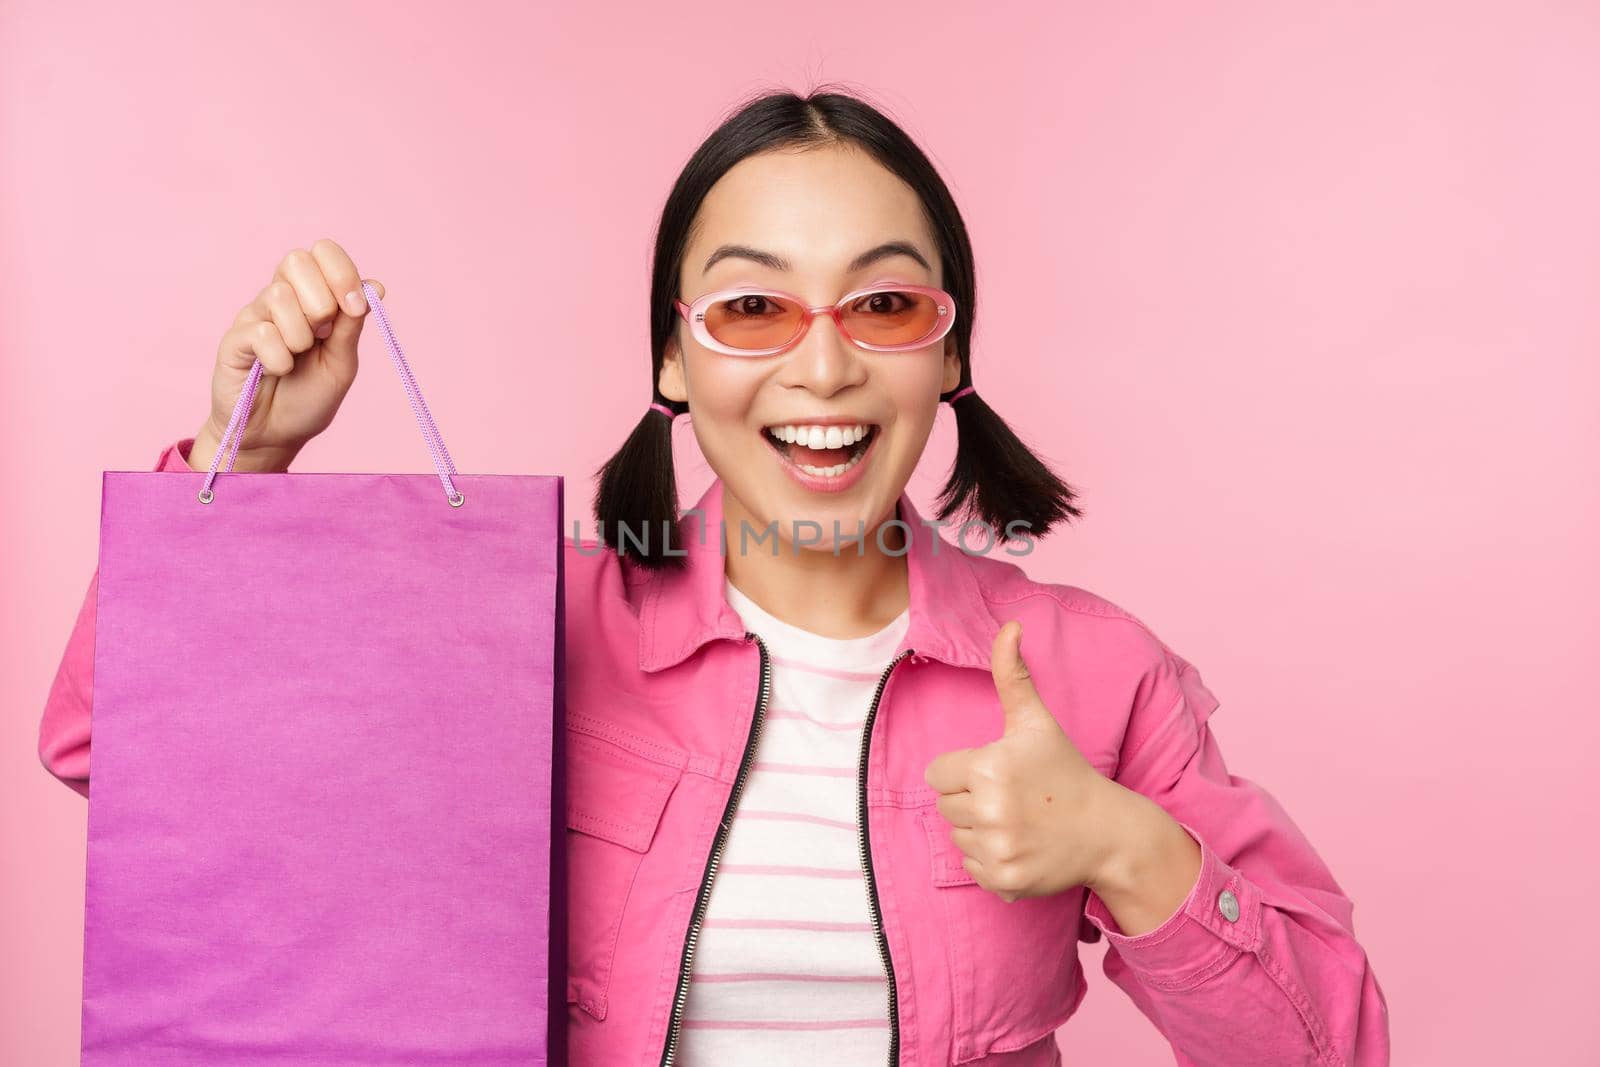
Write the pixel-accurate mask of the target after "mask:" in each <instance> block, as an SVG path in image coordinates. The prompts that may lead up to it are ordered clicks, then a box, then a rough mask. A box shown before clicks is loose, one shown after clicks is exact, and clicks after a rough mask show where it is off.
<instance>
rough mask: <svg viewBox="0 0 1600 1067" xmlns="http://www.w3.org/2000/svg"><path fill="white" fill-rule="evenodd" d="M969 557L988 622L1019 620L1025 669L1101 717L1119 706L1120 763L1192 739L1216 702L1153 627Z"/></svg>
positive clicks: (1108, 603) (1089, 597)
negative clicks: (1157, 745)
mask: <svg viewBox="0 0 1600 1067" xmlns="http://www.w3.org/2000/svg"><path fill="white" fill-rule="evenodd" d="M968 558H969V560H970V563H971V566H972V568H973V572H974V574H975V575H976V576H977V579H978V587H979V589H980V590H981V592H982V595H983V598H984V601H985V605H986V607H987V608H988V610H989V612H990V613H991V614H992V615H993V616H994V619H995V621H996V622H997V623H1000V624H1004V623H1005V622H1007V621H1009V620H1011V619H1017V620H1019V621H1020V622H1021V623H1022V630H1023V637H1022V654H1023V657H1024V659H1027V660H1028V661H1029V669H1030V671H1032V672H1033V673H1035V674H1036V675H1047V676H1053V677H1054V678H1055V679H1056V680H1057V681H1058V684H1060V685H1062V686H1063V687H1064V688H1065V690H1066V691H1067V692H1069V693H1071V694H1073V696H1074V697H1075V698H1077V699H1082V700H1086V701H1089V702H1090V703H1092V704H1094V705H1096V706H1098V707H1100V708H1102V709H1103V710H1104V711H1105V712H1106V713H1107V714H1111V713H1112V709H1118V710H1117V712H1116V717H1117V718H1120V719H1122V724H1121V725H1122V729H1121V734H1122V736H1121V737H1120V738H1119V744H1118V746H1117V747H1118V748H1120V750H1121V759H1120V760H1119V763H1121V764H1122V765H1123V766H1124V767H1126V766H1127V763H1128V761H1129V760H1130V759H1131V758H1132V757H1134V756H1136V755H1138V754H1139V753H1140V750H1142V749H1144V748H1145V747H1146V745H1148V744H1150V743H1151V742H1152V741H1154V740H1157V739H1158V738H1165V739H1167V740H1170V741H1173V742H1174V743H1176V744H1178V745H1180V746H1181V745H1183V744H1185V743H1193V741H1194V739H1195V738H1196V737H1197V736H1198V731H1199V729H1200V727H1201V726H1202V725H1203V724H1204V723H1205V721H1206V719H1207V718H1208V717H1209V716H1210V714H1211V713H1212V712H1213V711H1215V710H1216V708H1217V707H1218V701H1217V698H1216V697H1215V696H1214V695H1213V694H1212V693H1211V691H1210V690H1209V689H1207V687H1206V685H1205V683H1204V682H1203V681H1202V680H1201V677H1200V672H1199V671H1198V670H1197V669H1196V668H1195V666H1194V665H1193V664H1192V663H1190V662H1189V661H1188V660H1187V659H1185V658H1184V657H1183V656H1182V655H1181V654H1180V653H1179V652H1178V651H1177V650H1176V649H1174V648H1173V647H1172V646H1171V645H1170V644H1168V643H1167V641H1166V640H1165V639H1163V637H1162V636H1161V635H1160V633H1158V632H1157V629H1156V627H1154V626H1152V625H1151V624H1150V623H1148V622H1147V621H1146V620H1145V619H1144V618H1142V617H1140V616H1139V615H1137V614H1135V613H1134V612H1133V611H1132V610H1130V609H1129V608H1128V607H1126V606H1124V605H1123V604H1120V603H1118V602H1116V601H1114V600H1112V599H1110V598H1109V597H1106V596H1103V595H1101V594H1099V593H1096V592H1093V591H1091V590H1089V589H1085V588H1083V587H1082V586H1077V585H1072V584H1069V583H1066V582H1051V581H1042V580H1040V579H1036V578H1033V577H1031V576H1030V575H1029V574H1028V573H1027V572H1026V571H1024V570H1023V568H1022V567H1021V566H1019V565H1018V564H1017V563H1015V562H1013V561H1011V560H1008V559H1006V558H1004V557H996V556H977V555H974V556H969V557H968ZM1030 657H1032V658H1030ZM1036 661H1038V662H1037V665H1036ZM1152 751H1154V749H1152Z"/></svg>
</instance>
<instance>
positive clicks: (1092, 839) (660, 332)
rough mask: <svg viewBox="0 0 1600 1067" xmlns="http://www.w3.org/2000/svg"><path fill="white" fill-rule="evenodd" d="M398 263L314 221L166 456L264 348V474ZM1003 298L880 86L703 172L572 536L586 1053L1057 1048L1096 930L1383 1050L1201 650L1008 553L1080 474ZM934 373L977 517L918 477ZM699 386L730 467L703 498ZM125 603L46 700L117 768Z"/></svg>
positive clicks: (1278, 1021)
mask: <svg viewBox="0 0 1600 1067" xmlns="http://www.w3.org/2000/svg"><path fill="white" fill-rule="evenodd" d="M369 284H370V285H371V289H370V290H369V289H368V288H367V286H368V285H369ZM369 291H370V292H371V293H372V294H373V296H374V297H375V298H379V299H381V298H382V296H383V290H382V287H381V286H378V285H376V284H375V283H363V282H362V280H361V278H360V275H359V274H358V273H357V271H356V268H355V266H354V264H353V263H352V261H351V259H350V257H349V256H348V255H347V254H346V253H345V251H344V250H343V249H342V248H340V247H339V246H338V245H336V244H334V243H333V242H331V241H319V242H317V243H316V244H315V245H313V246H312V247H311V248H310V249H309V250H296V251H294V252H291V253H289V254H288V255H287V256H286V257H284V259H283V261H282V262H281V263H280V264H279V266H278V268H277V271H276V273H275V275H274V278H273V280H272V282H271V283H270V284H268V285H267V286H266V287H265V288H264V289H263V290H262V291H261V292H260V293H259V294H258V295H257V296H256V297H255V298H254V299H253V300H251V301H250V303H249V304H247V305H246V306H245V307H244V309H243V310H242V311H241V312H240V314H239V316H238V318H237V320H236V321H235V323H234V325H233V327H232V328H231V329H230V330H229V331H228V333H227V334H226V335H225V336H224V338H223V341H222V344H221V347H220V350H219V354H218V358H217V363H216V366H215V369H214V372H213V378H212V390H211V392H212V410H211V413H210V416H209V417H208V418H207V420H206V421H205V423H204V424H203V425H202V427H201V428H200V430H199V431H198V432H197V433H196V434H195V435H194V437H193V438H185V439H182V440H179V441H177V442H176V443H175V444H173V445H171V446H170V447H168V448H167V449H166V450H165V451H164V452H163V454H162V456H161V458H160V460H159V461H158V463H157V469H159V470H171V471H177V472H191V471H193V470H202V471H203V470H206V469H207V468H208V466H209V464H210V461H211V459H212V457H213V456H214V455H215V454H216V450H217V447H218V443H219V439H220V436H221V435H220V433H219V428H221V427H223V426H225V425H226V424H227V421H228V417H229V415H230V413H231V411H232V408H233V405H234V402H235V400H236V398H237V397H238V395H239V391H240V388H241V387H242V385H243V383H244V381H245V379H246V377H247V375H248V373H249V371H250V369H251V367H252V365H253V363H254V362H255V361H256V360H258V359H259V360H260V361H261V363H262V364H263V365H264V368H265V376H264V377H263V378H262V380H261V383H260V388H259V396H258V399H257V401H256V403H255V406H254V411H253V414H252V416H251V419H250V422H249V425H248V427H247V428H246V430H245V431H244V436H243V438H242V445H241V448H240V451H239V453H238V457H237V459H236V462H235V467H234V469H235V470H275V471H282V470H287V469H288V467H289V465H290V463H291V461H292V460H293V458H294V457H295V455H296V453H297V452H298V451H299V449H300V447H301V446H303V445H304V444H305V443H306V441H308V440H309V439H310V438H311V437H313V436H314V435H315V434H317V433H319V432H321V431H322V430H323V429H325V428H326V427H327V426H328V424H329V422H330V421H331V419H332V418H333V415H334V413H335V412H336V411H337V409H338V407H339V404H340V401H341V400H342V398H343V396H344V394H345V392H346V390H348V388H349V386H350V383H351V380H352V378H353V377H354V375H355V370H356V342H357V337H358V335H359V333H360V330H361V326H362V322H363V320H364V317H365V314H366V311H367V310H368V308H369V306H370V304H369V301H368V300H367V299H366V298H365V296H364V293H366V292H369ZM975 310H976V307H975V292H974V268H973V260H972V251H971V247H970V245H969V243H968V239H967V232H966V228H965V226H964V224H963V222H962V219H961V216H960V214H959V212H958V211H957V209H956V206H955V204H954V202H953V200H952V199H951V196H950V193H949V191H948V189H947V188H946V187H945V184H944V182H943V181H942V180H941V179H940V177H939V175H938V174H937V173H936V171H935V170H934V168H933V166H932V165H931V164H930V163H929V161H928V159H927V158H926V156H925V155H924V154H923V153H922V152H921V151H920V150H919V149H918V148H917V147H916V146H915V145H914V144H913V143H912V142H911V141H910V140H909V139H908V138H907V136H906V135H905V133H904V132H903V131H902V130H901V129H900V128H898V127H897V126H896V125H895V124H894V123H893V122H891V121H890V120H889V119H888V118H886V117H885V116H883V115H882V114H880V113H879V112H878V111H876V110H874V109H873V108H872V107H870V106H869V105H867V104H866V103H864V102H862V101H860V100H857V99H854V98H852V97H850V96H847V95H841V94H835V93H818V94H814V95H812V96H809V97H806V98H801V97H798V96H794V95H790V94H775V95H771V96H766V97H763V98H761V99H757V100H755V101H754V102H752V103H750V104H749V105H748V106H746V107H745V108H743V110H741V111H739V112H738V113H737V114H736V115H734V116H733V117H732V118H730V119H729V120H728V121H727V122H726V123H724V124H723V125H722V126H721V127H720V128H719V129H718V130H717V131H716V132H715V133H713V134H712V135H711V136H710V137H709V138H708V139H707V141H706V142H705V143H704V144H703V145H702V146H701V147H700V149H699V150H698V151H697V152H696V153H695V155H694V157H693V158H692V159H691V160H690V161H689V163H688V165H687V166H686V167H685V169H684V171H683V173H682V174H681V175H680V177H679V179H678V181H677V183H676V185H675V186H674V188H673V190H672V192H671V195H670V197H669V198H668V201H667V204H666V207H665V210H664V212H663V214H662V218H661V224H660V228H659V232H658V234H657V243H656V254H655V263H654V277H653V281H652V286H651V309H650V323H651V347H652V362H651V390H652V397H651V402H650V403H649V405H648V406H647V407H646V408H645V411H644V414H643V417H642V418H641V420H640V422H639V424H638V426H637V428H636V429H635V430H634V431H633V433H632V435H631V436H630V438H629V439H628V441H627V443H626V444H625V445H624V446H623V448H622V449H621V450H620V451H619V452H618V453H617V454H616V456H615V457H613V458H612V459H611V460H610V461H609V462H608V463H607V464H606V466H605V467H604V469H603V470H602V472H601V474H600V479H599V480H600V485H599V491H598V494H597V497H596V517H597V519H598V529H599V532H600V535H601V540H600V541H598V542H596V541H581V542H573V541H569V542H568V544H567V550H566V567H567V589H568V591H567V595H566V610H567V616H566V626H567V642H566V647H567V650H568V652H567V655H568V660H567V687H568V692H567V716H568V728H567V732H566V766H567V771H568V773H567V780H568V791H567V792H568V795H567V812H568V814H567V822H568V827H569V832H568V835H567V846H568V857H569V860H568V863H569V896H570V900H569V909H570V922H569V947H568V953H569V961H568V962H569V967H568V983H567V999H568V1001H569V1007H568V1018H569V1041H570V1058H571V1060H572V1062H575V1063H584V1064H590V1063H593V1064H607V1065H609V1064H645V1063H661V1064H668V1063H682V1064H705V1063H762V1064H780V1063H804V1064H815V1063H830V1064H847V1063H848V1064H882V1063H890V1064H896V1063H898V1064H905V1065H911V1064H917V1065H927V1064H945V1063H971V1062H982V1063H984V1064H1008V1065H1044V1064H1055V1063H1059V1062H1060V1057H1059V1054H1058V1052H1057V1048H1056V1043H1055V1038H1054V1032H1055V1030H1056V1029H1057V1028H1058V1027H1060V1026H1061V1025H1062V1024H1063V1023H1064V1022H1066V1020H1067V1019H1068V1018H1069V1017H1070V1016H1071V1015H1072V1014H1073V1012H1074V1011H1075V1010H1076V1008H1077V1007H1078V1005H1079V1003H1080V1002H1081V1001H1082V999H1083V996H1084V993H1085V989H1086V982H1085V977H1084V974H1083V970H1082V968H1081V966H1080V964H1079V960H1078V955H1077V942H1078V941H1079V940H1085V941H1093V940H1097V939H1098V938H1099V937H1101V936H1104V937H1105V938H1106V939H1107V940H1108V941H1109V943H1110V947H1109V951H1107V953H1106V955H1105V963H1104V967H1105V972H1106V974H1107V975H1108V976H1109V977H1110V979H1111V980H1112V981H1113V982H1115V983H1116V984H1117V985H1118V986H1120V987H1121V988H1122V989H1123V990H1125V991H1126V993H1127V994H1128V995H1129V996H1130V997H1131V998H1132V999H1133V1001H1134V1002H1135V1003H1136V1004H1137V1005H1138V1007H1139V1008H1140V1009H1141V1010H1142V1011H1143V1012H1144V1013H1145V1014H1146V1015H1147V1016H1148V1017H1149V1018H1150V1019H1151V1020H1152V1021H1153V1022H1154V1023H1155V1025H1156V1026H1157V1027H1159V1028H1160V1030H1161V1032H1162V1033H1163V1034H1164V1035H1165V1036H1166V1037H1167V1039H1168V1040H1169V1041H1170V1042H1171V1044H1172V1047H1173V1049H1174V1051H1175V1052H1176V1053H1177V1055H1178V1057H1179V1059H1180V1060H1182V1061H1184V1062H1193V1063H1206V1064H1227V1065H1231V1067H1237V1065H1242V1064H1273V1065H1284V1064H1291V1063H1294V1064H1299V1063H1317V1064H1327V1065H1333V1064H1352V1063H1359V1064H1377V1063H1383V1062H1386V1061H1387V1050H1388V1025H1387V1008H1386V1005H1385V1003H1384V997H1383V993H1382V991H1381V989H1380V988H1379V986H1378V982H1377V979H1376V977H1375V976H1374V974H1373V971H1372V968H1371V967H1370V965H1369V963H1368V961H1367V957H1366V954H1365V952H1364V951H1363V949H1362V947H1361V945H1360V944H1359V943H1358V942H1357V940H1356V938H1355V936H1354V932H1353V926H1352V904H1351V902H1350V901H1349V899H1347V898H1346V896H1345V895H1344V893H1343V892H1342V891H1341V890H1340V888H1339V886H1338V884H1337V883H1336V882H1335V880H1334V878H1333V876H1332V875H1331V874H1330V872H1329V870H1328V869H1327V867H1326V866H1325V865H1324V864H1323V863H1322V862H1321V860H1320V859H1319V858H1318V856H1317V853H1316V852H1315V850H1314V849H1313V847H1312V846H1311V845H1310V843H1308V841H1307V840H1306V838H1305V837H1304V836H1303V835H1302V834H1301V832H1300V831H1299V830H1298V829H1297V827H1296V826H1295V825H1294V823H1293V822H1292V821H1291V820H1290V818H1289V817H1288V816H1287V815H1286V814H1285V812H1284V811H1283V809H1282V808H1281V807H1280V806H1279V805H1278V804H1277V803H1276V802H1275V800H1274V799H1273V798H1272V797H1271V796H1270V795H1269V794H1268V793H1266V792H1265V791H1264V790H1263V789H1261V788H1260V787H1259V786H1257V785H1255V784H1253V783H1252V782H1251V781H1250V780H1249V779H1246V778H1240V777H1235V776H1232V775H1231V774H1230V773H1229V771H1228V769H1227V767H1226V766H1225V765H1224V762H1223V757H1222V754H1221V752H1220V751H1219V750H1218V748H1217V744H1216V741H1215V739H1214V737H1213V736H1212V733H1211V730H1210V727H1209V726H1208V725H1207V722H1206V720H1207V718H1208V716H1209V715H1210V714H1211V713H1212V712H1213V711H1214V710H1215V709H1216V707H1217V703H1218V702H1217V699H1216V697H1214V696H1213V695H1212V694H1211V693H1210V691H1209V690H1207V688H1206V687H1205V685H1204V684H1203V683H1202V681H1201V679H1200V675H1199V673H1198V672H1197V671H1196V670H1195V668H1194V667H1193V666H1192V665H1191V664H1189V663H1188V662H1187V661H1185V660H1184V659H1183V658H1182V657H1181V656H1179V655H1178V654H1177V653H1176V652H1174V651H1173V650H1172V649H1170V648H1169V647H1167V646H1166V645H1165V644H1164V643H1163V642H1162V641H1161V640H1160V639H1159V638H1158V637H1157V636H1156V635H1155V634H1154V633H1152V632H1151V630H1150V629H1149V628H1148V627H1147V626H1145V625H1144V624H1143V623H1142V622H1140V621H1139V620H1138V619H1137V618H1135V617H1134V616H1132V615H1131V614H1129V613H1128V612H1126V611H1124V610H1122V609H1120V608H1119V607H1117V606H1116V605H1115V604H1112V603H1110V602H1109V601H1107V600H1105V599H1103V598H1101V597H1098V596H1096V595H1094V594H1093V593H1090V592H1088V591H1086V590H1084V589H1081V588H1077V587H1074V586H1070V585H1064V584H1057V583H1051V582H1045V581H1042V580H1036V579H1032V578H1029V577H1028V576H1027V575H1026V574H1025V573H1024V571H1023V570H1022V569H1021V568H1020V567H1019V566H1018V565H1017V564H1016V563H1015V562H1013V561H1012V558H1011V557H1012V556H1014V555H1016V554H1018V548H1017V546H1019V545H1023V544H1025V542H1026V540H1027V539H1028V538H1031V537H1038V536H1042V535H1043V534H1044V533H1046V532H1047V531H1048V530H1049V529H1050V528H1051V527H1052V526H1053V525H1055V524H1056V523H1058V522H1060V521H1062V520H1063V519H1065V518H1067V517H1069V516H1076V515H1077V514H1078V511H1077V509H1076V508H1075V507H1074V506H1073V504H1072V501H1073V499H1074V494H1073V492H1072V491H1071V490H1070V489H1069V488H1068V487H1067V486H1066V485H1065V484H1064V483H1063V482H1061V481H1060V480H1059V479H1058V478H1057V477H1056V476H1055V475H1054V474H1052V473H1051V472H1050V471H1049V470H1048V469H1047V468H1046V467H1045V466H1044V465H1043V464H1042V463H1041V462H1040V461H1039V460H1038V459H1037V458H1036V457H1034V456H1033V455H1032V454H1031V453H1030V452H1029V451H1028V450H1027V448H1025V447H1024V446H1023V444H1022V443H1021V442H1020V441H1019V440H1018V439H1017V438H1016V437H1015V436H1014V435H1013V434H1012V433H1011V432H1010V431H1009V430H1008V429H1007V427H1006V425H1005V423H1004V422H1003V421H1002V420H1001V419H1000V418H999V417H998V416H997V415H996V414H995V413H994V412H993V411H992V410H991V409H990V408H989V407H988V406H987V405H986V404H985V403H984V401H983V400H982V399H981V398H980V396H979V395H978V394H977V393H976V392H975V391H974V389H973V387H972V367H971V350H970V342H971V337H972V327H973V322H974V318H975ZM941 402H948V403H950V404H951V405H952V407H953V409H954V412H955V417H956V424H957V429H958V432H959V437H960V441H959V452H958V454H957V458H956V461H955V466H954V470H953V472H952V474H951V477H950V480H949V483H948V485H947V486H946V488H945V492H944V494H943V496H942V497H941V506H940V508H939V509H938V519H939V520H944V519H947V518H949V517H950V516H951V515H954V514H956V513H957V512H958V511H959V512H962V513H964V514H965V515H966V516H970V517H971V519H972V520H973V521H974V523H982V524H987V533H986V532H985V529H984V527H982V526H979V525H973V526H970V527H968V528H967V529H965V530H964V531H963V532H962V533H963V536H962V537H961V539H960V540H961V543H962V547H963V548H966V549H968V550H967V551H962V550H960V549H958V548H957V547H956V546H955V545H953V544H952V543H951V541H949V540H946V539H943V538H941V536H940V535H939V532H938V529H937V528H936V526H937V524H936V522H935V521H934V520H928V519H924V518H923V517H922V516H921V515H919V514H918V512H917V510H916V509H915V507H914V506H913V505H912V502H911V500H910V498H909V497H908V496H907V494H906V492H905V487H906V484H907V482H908V480H909V478H910V476H911V473H912V470H913V468H914V467H915V466H916V465H917V462H918V460H919V459H920V458H921V456H922V452H923V448H924V446H925V444H926V442H927V440H928V437H929V433H930V431H931V429H932V426H933V423H934V418H935V416H936V414H937V410H938V405H939V403H941ZM680 414H689V415H691V416H692V424H693V429H694V433H695V437H696V439H697V441H698V443H699V445H700V448H701V449H702V450H703V451H704V453H705V456H706V457H707V459H708V460H709V461H710V463H711V466H712V468H713V469H714V471H715V472H716V475H717V479H716V481H714V482H713V484H712V486H711V488H710V489H708V490H707V491H706V492H705V494H704V495H703V496H702V497H701V498H700V500H699V501H698V503H697V504H696V506H695V508H693V509H691V511H689V512H687V513H684V514H682V515H681V516H680V513H679V499H678V493H677V488H676V485H675V483H674V477H673V464H672V452H671V447H672V438H671V431H672V420H673V418H674V417H675V416H676V415H680ZM986 543H987V547H988V550H987V551H982V550H981V549H983V548H984V546H985V544H986ZM94 603H95V590H94V585H93V583H91V586H90V590H89V595H88V597H87V598H86V599H85V601H84V605H83V609H82V613H81V614H80V617H79V620H78V625H77V628H76V629H75V631H74V633H73V635H72V638H71V640H70V642H69V644H68V647H67V650H66V654H65V657H64V659H63V662H62V665H61V668H60V671H59V673H58V676H57V679H56V684H55V686H54V688H53V689H52V692H51V694H50V699H49V703H48V705H47V707H46V708H45V712H44V717H43V723H42V727H41V735H40V755H41V758H42V759H43V761H44V763H45V765H46V766H47V767H48V768H49V769H50V770H51V772H53V773H54V774H56V775H57V776H58V777H60V778H62V779H64V780H66V781H68V782H69V784H72V785H74V787H75V788H78V789H79V790H80V791H84V792H86V791H87V781H88V770H89V726H90V707H91V692H90V686H91V681H92V679H91V672H92V665H93V660H92V655H93V653H92V650H93V642H94V635H93V624H94V617H93V614H94ZM1024 634H1025V635H1026V639H1025V640H1026V656H1025V657H1024V655H1023V641H1024Z"/></svg>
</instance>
